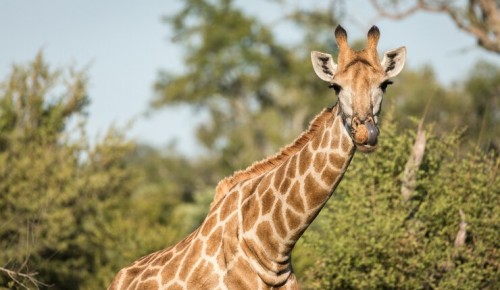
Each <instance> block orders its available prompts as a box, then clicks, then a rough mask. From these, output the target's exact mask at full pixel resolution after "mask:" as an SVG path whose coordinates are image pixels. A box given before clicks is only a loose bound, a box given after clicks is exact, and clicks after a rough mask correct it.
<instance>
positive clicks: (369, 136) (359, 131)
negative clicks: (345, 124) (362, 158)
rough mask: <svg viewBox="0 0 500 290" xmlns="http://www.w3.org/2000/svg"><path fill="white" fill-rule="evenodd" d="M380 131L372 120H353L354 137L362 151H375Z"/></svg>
mask: <svg viewBox="0 0 500 290" xmlns="http://www.w3.org/2000/svg"><path fill="white" fill-rule="evenodd" d="M378 134H379V130H378V128H377V126H376V125H375V123H374V122H373V119H372V118H368V119H367V120H365V121H360V120H359V119H358V118H356V117H355V118H353V121H352V137H353V140H354V142H355V143H356V146H357V147H358V149H361V151H365V152H370V151H373V150H375V147H376V146H377V141H378Z"/></svg>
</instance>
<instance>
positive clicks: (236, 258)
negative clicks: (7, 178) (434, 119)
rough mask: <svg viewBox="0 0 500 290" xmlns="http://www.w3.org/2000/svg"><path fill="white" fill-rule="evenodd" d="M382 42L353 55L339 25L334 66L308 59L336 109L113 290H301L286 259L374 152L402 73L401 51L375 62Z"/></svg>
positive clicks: (219, 196) (221, 195) (220, 188)
mask: <svg viewBox="0 0 500 290" xmlns="http://www.w3.org/2000/svg"><path fill="white" fill-rule="evenodd" d="M379 37H380V32H379V30H378V28H377V27H376V26H373V27H372V28H371V29H370V30H369V32H368V42H367V47H366V48H365V49H363V50H361V51H355V50H353V49H351V48H350V47H349V45H348V43H347V33H346V31H345V30H344V29H343V28H342V27H341V26H340V25H339V26H338V27H337V28H336V29H335V39H336V41H337V44H338V48H339V54H338V63H337V64H335V63H334V61H333V58H332V56H331V55H330V54H326V53H322V52H316V51H313V52H311V60H312V64H313V69H314V71H315V72H316V74H317V75H318V77H319V78H320V79H322V80H324V81H326V82H328V83H329V86H330V87H331V88H333V89H334V90H335V92H336V94H337V95H338V102H337V104H336V105H334V106H333V107H330V108H326V109H323V110H322V111H321V112H320V113H319V114H318V115H317V116H316V117H315V118H314V120H313V121H312V122H311V123H310V125H309V128H308V129H307V130H306V131H304V132H303V133H302V134H301V135H300V136H299V137H298V138H297V139H296V140H295V141H294V142H292V143H291V144H290V145H288V146H286V147H284V148H283V149H282V150H281V151H280V152H279V153H277V154H276V155H274V156H271V157H269V158H267V159H265V160H263V161H260V162H257V163H254V164H253V165H251V166H250V167H249V168H247V169H245V170H242V171H238V172H236V173H234V174H233V175H232V176H230V177H227V178H225V179H223V180H222V181H220V182H219V184H218V185H217V188H216V194H215V197H214V200H213V202H212V203H211V205H210V210H209V213H208V215H207V217H206V219H205V220H204V221H203V222H202V224H201V225H200V226H199V227H198V228H197V229H196V230H195V231H194V232H193V233H191V234H190V235H189V236H188V237H187V238H185V239H184V240H182V241H181V242H179V243H178V244H176V245H174V246H172V247H170V248H167V249H164V250H160V251H158V252H155V253H152V254H149V255H147V256H145V257H142V258H141V259H139V260H137V261H136V262H134V263H133V264H132V265H130V266H129V267H126V268H124V269H122V270H121V271H120V272H119V273H118V274H117V276H116V277H115V279H114V281H113V282H112V284H111V286H110V288H109V289H110V290H118V289H120V290H125V289H155V290H156V289H221V290H222V289H299V285H298V282H297V278H296V276H295V274H294V273H293V268H292V264H291V251H292V249H293V248H294V245H295V243H296V242H297V240H298V239H299V238H300V237H301V235H302V234H303V233H304V231H305V230H306V229H307V227H308V226H309V225H310V224H311V222H312V221H313V220H314V219H315V217H316V216H317V215H318V213H319V212H320V210H321V209H322V208H323V206H324V205H325V203H326V202H327V200H328V199H329V198H330V196H331V195H332V193H333V191H334V190H335V188H336V187H337V185H338V184H339V182H340V180H341V179H342V176H343V175H344V172H345V171H346V169H347V167H348V165H349V163H350V162H351V159H352V157H353V156H354V153H355V151H356V150H360V151H363V152H371V151H373V150H375V148H376V146H377V139H378V134H379V130H378V128H377V124H378V115H379V113H380V107H381V102H382V95H383V93H384V91H385V89H386V87H387V85H389V84H390V83H391V82H390V80H389V79H390V78H392V77H394V76H396V75H397V74H399V72H400V71H401V70H402V68H403V66H404V62H405V59H406V48H405V47H400V48H398V49H394V50H390V51H387V52H386V53H385V54H384V56H383V59H382V61H381V62H380V61H379V58H378V54H377V43H378V40H379Z"/></svg>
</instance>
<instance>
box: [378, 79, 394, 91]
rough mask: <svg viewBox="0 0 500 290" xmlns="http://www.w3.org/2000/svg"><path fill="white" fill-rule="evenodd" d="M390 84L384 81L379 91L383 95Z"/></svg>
mask: <svg viewBox="0 0 500 290" xmlns="http://www.w3.org/2000/svg"><path fill="white" fill-rule="evenodd" d="M391 84H392V81H390V80H386V81H384V82H383V83H381V84H380V89H381V90H382V92H384V93H385V90H386V89H387V86H388V85H391Z"/></svg>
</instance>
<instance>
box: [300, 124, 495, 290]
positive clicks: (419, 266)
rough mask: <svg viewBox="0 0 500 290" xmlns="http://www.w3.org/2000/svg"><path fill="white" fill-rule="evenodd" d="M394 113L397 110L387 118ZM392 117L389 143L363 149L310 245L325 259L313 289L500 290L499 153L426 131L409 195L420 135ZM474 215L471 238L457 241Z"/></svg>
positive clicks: (311, 280)
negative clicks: (409, 170)
mask: <svg viewBox="0 0 500 290" xmlns="http://www.w3.org/2000/svg"><path fill="white" fill-rule="evenodd" d="M388 117H390V116H388ZM388 119H389V120H387V119H386V120H385V121H384V124H385V126H384V127H383V130H382V133H381V138H380V147H379V148H378V149H377V151H376V152H375V153H373V154H370V155H362V154H357V155H356V156H355V158H354V160H353V161H352V163H351V165H350V167H349V169H348V171H347V173H346V175H345V177H344V179H343V180H342V182H341V184H340V186H339V187H338V188H337V190H336V192H335V194H334V196H333V197H332V200H330V201H329V203H328V205H327V208H325V209H324V210H323V212H322V213H321V215H320V217H319V219H318V220H317V224H316V225H314V227H313V228H314V229H315V230H313V231H311V232H308V233H306V235H305V243H304V244H305V245H304V246H305V247H308V248H309V249H310V250H309V251H313V253H314V254H310V255H313V258H315V259H316V261H317V262H316V264H315V265H314V267H311V268H310V269H309V270H308V271H307V273H306V274H304V276H303V277H302V278H303V279H304V280H305V281H304V282H305V285H304V286H305V289H495V288H496V287H497V286H498V285H499V284H498V283H499V281H498V270H499V269H498V259H499V258H500V257H499V256H498V251H497V249H498V246H499V244H498V226H499V225H498V221H499V220H500V219H499V218H500V217H499V215H498V213H499V212H500V203H499V202H498V198H497V195H498V193H499V192H500V180H499V178H498V170H499V168H500V160H499V159H498V158H497V157H494V156H493V155H491V154H485V153H484V152H482V151H480V150H472V151H470V152H467V153H465V154H457V151H458V148H459V147H460V146H461V144H462V142H461V141H460V139H459V138H458V136H459V135H458V134H457V133H448V134H445V135H442V136H439V137H438V136H436V135H435V134H433V133H431V132H427V148H426V154H425V156H424V159H423V162H422V164H421V167H420V171H419V172H418V177H417V184H418V185H417V188H416V193H415V194H414V195H413V197H412V198H411V199H410V200H409V201H405V199H404V198H402V196H401V192H400V190H401V182H400V180H401V174H402V172H403V168H404V166H405V163H406V161H407V159H408V158H409V155H410V151H411V148H412V143H413V139H414V135H413V133H412V132H411V130H405V131H404V134H398V133H397V130H395V126H394V125H392V124H393V122H394V119H392V118H388ZM459 210H462V211H463V212H464V213H465V222H466V223H467V239H466V240H465V245H463V246H458V247H455V246H454V240H455V237H456V235H457V232H458V230H459V223H460V221H461V218H460V216H459Z"/></svg>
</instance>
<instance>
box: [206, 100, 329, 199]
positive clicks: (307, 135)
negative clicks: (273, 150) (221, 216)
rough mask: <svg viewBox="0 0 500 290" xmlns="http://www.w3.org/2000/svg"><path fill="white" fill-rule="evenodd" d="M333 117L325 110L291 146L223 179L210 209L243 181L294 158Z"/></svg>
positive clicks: (218, 185) (216, 189)
mask: <svg viewBox="0 0 500 290" xmlns="http://www.w3.org/2000/svg"><path fill="white" fill-rule="evenodd" d="M334 113H335V112H334ZM331 115H332V108H327V109H323V111H322V112H321V113H319V114H318V115H317V116H316V117H315V118H314V120H312V121H311V123H310V124H309V128H308V129H307V130H306V131H305V132H303V133H302V134H301V135H300V136H299V137H298V138H297V139H295V141H293V142H292V143H291V144H290V145H288V146H286V147H284V148H282V149H281V150H280V151H279V152H278V153H277V154H275V155H274V156H271V157H268V158H266V159H264V160H261V161H258V162H255V163H253V164H252V165H250V166H249V167H248V168H246V169H244V170H240V171H237V172H235V173H234V174H233V175H231V176H229V177H226V178H224V179H222V180H221V181H220V182H219V183H218V184H217V187H216V188H215V196H214V200H213V201H212V203H211V204H210V209H212V208H214V207H215V205H217V203H218V202H219V201H220V200H221V199H222V198H223V197H224V196H225V194H226V193H227V192H228V191H229V190H230V189H231V188H232V187H233V186H234V185H236V184H238V183H241V182H242V181H245V180H248V179H251V178H254V177H256V176H258V175H261V174H264V173H266V172H267V171H269V170H271V169H273V168H276V167H277V166H279V165H280V164H282V163H283V162H285V161H286V160H288V158H289V157H290V156H293V155H294V154H295V153H297V152H298V151H299V150H300V149H302V147H304V145H305V144H307V142H309V140H311V138H312V137H313V136H314V134H315V133H316V132H317V131H318V128H320V127H321V125H323V124H324V123H325V122H326V120H328V118H329V117H331Z"/></svg>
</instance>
